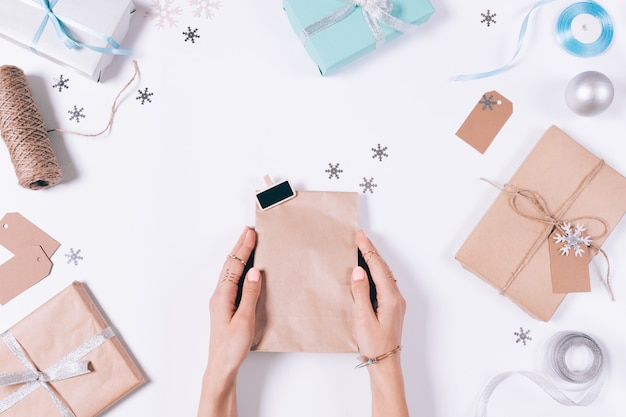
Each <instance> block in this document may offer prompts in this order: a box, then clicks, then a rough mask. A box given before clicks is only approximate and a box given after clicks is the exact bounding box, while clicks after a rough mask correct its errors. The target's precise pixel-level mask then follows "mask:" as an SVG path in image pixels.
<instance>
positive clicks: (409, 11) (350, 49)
mask: <svg viewBox="0 0 626 417" xmlns="http://www.w3.org/2000/svg"><path fill="white" fill-rule="evenodd" d="M384 2H385V0H382V1H375V0H372V1H371V2H370V3H378V4H379V5H380V4H381V3H384ZM390 3H391V5H392V9H391V13H390V14H391V15H392V16H393V17H395V18H397V19H400V20H402V21H403V22H406V23H411V24H413V25H419V24H422V23H424V22H426V21H427V20H428V19H429V18H430V16H431V15H432V14H433V12H434V8H433V6H432V5H431V4H430V1H429V0H393V1H391V2H390ZM351 5H352V3H349V2H346V1H342V0H315V1H312V0H283V8H284V10H285V12H286V13H287V17H288V18H289V22H290V23H291V26H292V28H293V30H294V31H295V32H296V34H297V35H298V36H301V34H302V31H303V29H304V28H305V27H307V26H309V25H311V24H313V23H315V22H317V21H319V20H320V19H323V18H325V17H326V16H330V15H331V14H333V13H334V12H336V11H338V10H340V9H341V8H343V7H346V6H351ZM380 27H381V29H382V33H383V34H384V41H385V42H388V41H391V40H392V39H395V38H396V37H398V36H399V35H400V34H401V33H402V32H399V31H397V30H395V29H392V28H391V27H389V26H387V25H385V24H381V25H380ZM304 47H305V49H306V51H307V52H308V53H309V55H310V57H311V58H312V59H313V61H314V62H315V63H316V64H317V66H318V68H319V70H320V72H321V73H322V75H326V74H328V73H329V72H331V71H333V70H335V69H337V68H339V67H341V66H342V65H345V64H347V63H349V62H351V61H353V60H355V59H357V58H359V57H361V56H363V55H365V54H367V53H369V52H371V51H373V50H375V49H376V39H375V38H374V36H373V35H372V32H371V31H370V29H369V27H368V23H367V22H366V20H365V17H364V16H363V13H362V8H361V7H360V6H359V7H355V8H354V9H353V10H352V13H350V15H349V16H348V17H346V18H345V19H342V20H341V21H339V22H337V23H335V24H333V25H331V26H330V27H328V28H326V29H324V30H322V31H320V32H319V33H316V34H315V35H313V36H311V37H310V38H308V39H307V40H306V41H304Z"/></svg>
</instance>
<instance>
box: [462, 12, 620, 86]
mask: <svg viewBox="0 0 626 417" xmlns="http://www.w3.org/2000/svg"><path fill="white" fill-rule="evenodd" d="M553 1H556V0H540V1H538V2H537V3H535V4H534V5H533V6H532V7H531V9H530V10H529V11H528V13H527V14H526V16H525V17H524V21H523V22H522V27H521V29H520V33H519V36H518V39H517V47H516V48H515V53H514V54H513V57H512V58H511V60H510V61H509V62H508V63H507V64H505V65H503V66H501V67H500V68H496V69H494V70H491V71H486V72H481V73H477V74H462V75H458V76H457V77H456V78H455V81H468V80H476V79H479V78H486V77H491V76H492V75H496V74H499V73H501V72H503V71H504V70H506V69H507V68H508V67H510V66H511V65H512V64H513V61H515V58H517V55H518V54H519V52H520V49H522V44H523V43H524V38H525V37H526V29H527V27H528V20H529V18H530V15H531V14H532V12H533V11H534V10H535V9H537V8H539V7H541V6H543V5H544V4H547V3H552V2H553ZM579 5H580V6H579ZM574 6H575V7H574ZM571 7H574V8H573V9H571V10H568V9H570V8H571ZM581 9H582V10H584V11H580V10H581ZM566 12H567V13H566ZM572 12H574V13H575V15H578V14H580V13H589V14H592V15H593V16H594V17H597V18H598V20H600V22H601V23H602V29H603V30H602V36H601V37H600V39H598V41H596V42H595V43H593V44H590V45H588V46H586V44H581V45H574V44H573V42H574V41H575V40H574V41H571V40H570V39H569V38H568V36H567V35H568V31H570V32H569V34H570V35H571V20H570V13H572ZM563 15H565V17H564V16H563ZM575 15H574V16H575ZM561 19H562V20H563V21H564V22H562V23H561ZM571 19H572V20H573V17H572V18H571ZM607 23H608V25H607ZM565 24H567V26H568V28H567V30H565V29H560V28H561V27H562V26H564V25H565ZM559 30H561V31H562V35H563V38H560V37H559V32H558V31H559ZM557 37H558V38H559V40H560V42H561V45H562V46H563V47H564V48H565V49H566V50H568V52H570V53H574V52H573V51H581V53H583V54H584V53H587V54H588V55H579V56H592V55H595V54H596V53H599V52H595V51H600V52H601V51H603V50H604V49H606V47H608V44H609V43H610V42H611V39H612V38H613V27H612V25H611V20H610V19H609V18H608V14H606V11H605V10H604V9H603V8H602V7H600V6H599V5H598V4H597V3H595V2H593V1H589V2H581V3H575V4H573V5H572V6H570V7H568V8H567V9H566V10H565V11H563V13H562V14H561V18H560V19H559V25H558V26H557ZM572 38H573V36H572ZM563 40H565V41H566V42H565V43H564V42H563ZM575 42H578V41H575ZM570 49H571V50H570Z"/></svg>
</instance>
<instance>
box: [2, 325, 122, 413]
mask: <svg viewBox="0 0 626 417" xmlns="http://www.w3.org/2000/svg"><path fill="white" fill-rule="evenodd" d="M113 336H115V333H113V330H112V329H111V328H110V327H107V328H106V329H104V330H102V331H101V332H100V333H98V334H96V335H94V336H92V337H91V338H89V340H87V341H86V342H85V343H83V344H82V345H80V346H78V347H77V348H76V349H74V350H73V351H72V352H70V353H69V354H67V355H66V356H64V357H63V358H61V359H60V360H59V361H57V362H56V363H55V364H53V365H51V366H49V367H48V368H47V369H45V370H44V371H40V370H38V369H37V367H36V366H35V364H34V363H33V362H32V361H31V360H30V358H29V357H28V355H27V354H26V352H25V351H24V349H23V348H22V346H21V345H20V343H19V342H18V341H17V339H16V338H15V337H14V336H13V334H11V333H10V332H8V331H7V332H4V333H2V334H1V335H0V339H2V341H3V342H4V344H5V345H7V347H8V348H9V350H10V351H11V353H13V355H15V357H16V358H17V359H18V360H19V361H20V362H21V364H22V365H23V366H24V368H26V370H25V371H23V372H15V373H10V374H0V386H10V385H20V384H22V385H21V386H20V387H19V388H18V389H17V390H15V391H14V392H13V393H11V394H9V395H8V396H6V397H5V398H3V399H0V414H2V413H3V412H5V411H6V410H8V409H9V408H11V407H13V406H14V405H15V404H17V403H18V402H20V401H22V400H23V399H24V398H26V397H27V396H28V395H30V394H31V393H33V392H34V391H35V390H37V389H38V388H43V389H45V390H46V391H47V392H48V394H50V397H51V398H52V401H53V402H54V404H55V405H56V407H57V409H58V410H59V413H60V414H61V416H63V417H76V416H75V415H74V413H73V412H72V410H70V409H69V407H68V406H67V405H66V404H65V403H64V402H63V400H62V399H61V398H60V397H59V396H58V394H57V393H56V391H55V390H54V388H52V387H51V386H50V384H49V382H54V381H61V380H64V379H69V378H74V377H76V376H80V375H84V374H87V373H89V372H91V370H90V369H89V362H87V361H80V359H82V358H83V357H84V356H86V355H87V354H88V353H90V352H91V351H93V350H94V349H96V348H97V347H98V346H100V345H102V344H103V343H104V342H106V341H107V340H109V339H110V338H112V337H113Z"/></svg>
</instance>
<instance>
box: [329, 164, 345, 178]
mask: <svg viewBox="0 0 626 417" xmlns="http://www.w3.org/2000/svg"><path fill="white" fill-rule="evenodd" d="M324 172H325V173H327V174H328V179H331V178H333V177H335V178H337V179H339V174H341V173H342V172H343V169H340V168H339V164H338V163H337V164H335V165H333V164H331V163H330V162H329V163H328V169H327V170H325V171H324Z"/></svg>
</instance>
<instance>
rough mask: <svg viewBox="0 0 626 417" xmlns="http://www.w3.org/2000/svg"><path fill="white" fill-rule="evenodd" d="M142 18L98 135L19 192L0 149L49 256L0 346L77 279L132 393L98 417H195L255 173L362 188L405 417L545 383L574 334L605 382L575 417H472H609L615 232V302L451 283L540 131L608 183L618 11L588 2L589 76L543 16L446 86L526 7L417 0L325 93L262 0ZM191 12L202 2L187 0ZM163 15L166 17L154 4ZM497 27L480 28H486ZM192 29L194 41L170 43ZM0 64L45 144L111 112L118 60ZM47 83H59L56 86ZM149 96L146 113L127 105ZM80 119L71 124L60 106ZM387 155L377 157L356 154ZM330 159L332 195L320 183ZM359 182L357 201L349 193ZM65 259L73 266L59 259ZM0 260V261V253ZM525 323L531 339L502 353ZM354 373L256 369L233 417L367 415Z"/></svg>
mask: <svg viewBox="0 0 626 417" xmlns="http://www.w3.org/2000/svg"><path fill="white" fill-rule="evenodd" d="M158 3H159V1H155V2H151V1H149V0H138V1H137V6H138V11H137V13H136V15H135V17H134V18H133V21H132V27H131V31H130V33H129V35H128V36H127V38H126V39H125V41H124V46H128V47H132V48H133V49H134V56H133V59H136V60H137V62H138V64H139V67H140V70H141V76H140V78H139V80H138V81H136V82H135V84H133V85H132V87H131V88H130V90H129V91H127V92H126V93H125V94H124V95H123V96H122V101H121V103H120V104H119V108H118V112H117V114H116V117H115V122H114V125H113V128H112V130H111V131H110V133H107V134H105V135H103V136H101V137H97V138H83V137H80V136H76V135H71V134H58V133H53V134H52V135H51V139H52V142H53V146H54V149H55V153H56V155H57V158H58V159H59V162H60V164H61V166H62V169H63V172H64V179H63V181H62V183H61V184H59V185H56V186H54V187H51V188H49V189H46V190H41V191H32V190H26V189H22V188H20V187H19V186H18V185H17V181H16V178H15V173H14V171H13V167H12V165H11V163H10V161H9V155H8V151H7V150H6V148H5V147H4V146H0V195H1V196H2V197H1V198H0V213H4V212H11V211H17V212H20V213H22V214H23V215H24V216H25V217H27V218H28V219H29V220H31V221H32V222H33V223H35V224H36V225H38V226H39V227H40V228H42V229H43V230H45V231H46V232H47V233H49V234H50V235H51V236H53V237H54V238H55V239H57V240H58V241H59V242H60V243H61V247H60V249H59V250H58V251H57V253H56V254H55V255H54V256H53V257H52V261H53V263H54V267H53V269H52V273H51V275H50V276H49V277H47V278H45V279H44V280H42V281H41V282H40V283H38V284H37V285H35V286H34V287H32V288H30V289H29V290H28V291H26V292H25V293H23V294H22V295H20V296H18V297H17V298H15V299H14V300H12V301H11V302H9V303H7V304H6V305H4V306H1V307H0V330H4V329H7V328H8V327H10V326H11V325H12V324H13V323H15V322H17V321H18V320H19V319H21V318H22V317H24V316H25V315H26V314H27V313H29V312H30V311H32V310H33V309H35V308H36V307H37V306H39V305H40V304H42V303H43V302H44V301H46V300H47V299H48V298H50V297H51V296H52V295H54V294H56V293H57V292H58V291H60V290H61V289H63V288H65V287H66V286H67V285H69V284H70V283H71V282H72V281H74V280H79V281H82V282H84V283H85V284H86V285H87V286H88V288H89V289H90V291H91V292H92V293H93V294H94V296H95V297H96V299H97V301H98V303H99V305H100V306H101V307H102V309H103V310H104V311H105V313H106V315H107V317H108V318H109V320H110V321H111V323H112V325H113V326H114V328H115V329H116V330H117V331H118V333H119V334H120V336H121V338H122V339H123V341H124V343H125V344H126V346H127V347H128V348H129V350H130V351H131V352H132V354H133V355H134V356H135V357H136V358H137V361H138V363H139V364H140V366H141V368H142V369H143V370H144V372H145V374H146V376H147V378H148V379H149V382H148V383H147V384H146V385H145V386H143V387H142V388H140V389H139V390H137V391H135V392H133V393H132V394H131V395H129V396H128V397H126V398H124V399H123V400H122V401H121V402H119V403H118V404H117V405H115V406H114V407H113V408H111V409H110V410H108V411H107V412H106V414H105V415H107V416H108V417H122V416H159V417H166V416H167V417H169V416H189V415H195V413H196V408H197V403H198V397H199V389H200V379H201V376H202V373H203V369H204V365H205V363H206V357H207V347H208V338H209V314H208V308H207V304H208V299H209V296H210V294H211V293H212V291H213V288H214V286H215V284H216V281H217V275H218V273H219V271H220V269H221V266H222V262H223V261H224V259H225V257H226V255H227V254H228V253H229V251H230V249H231V247H232V245H233V244H234V242H235V240H236V239H237V237H238V235H239V233H240V231H241V229H242V227H243V226H244V225H254V197H253V195H254V191H255V190H256V189H258V188H261V187H263V184H264V183H263V176H264V175H266V174H270V175H271V176H272V177H273V178H274V179H276V180H280V179H289V180H290V181H291V182H292V183H293V184H294V186H295V187H296V188H299V189H307V190H331V191H332V190H341V191H358V192H359V196H360V197H359V198H360V200H359V204H360V214H359V225H360V227H362V228H364V229H366V230H367V231H368V233H369V234H370V236H371V238H372V240H373V241H374V243H375V244H376V245H377V246H378V248H379V252H380V253H381V254H382V255H383V256H384V257H385V258H386V259H387V260H388V262H389V264H390V265H391V267H392V269H393V271H394V274H395V276H396V277H397V278H398V285H399V286H400V289H401V291H402V293H403V294H404V296H405V298H406V299H407V302H408V311H407V316H406V320H405V327H404V340H403V345H404V350H403V352H402V361H403V366H404V370H405V377H406V391H407V394H408V401H409V408H410V411H411V414H412V415H413V416H437V417H464V416H466V417H469V416H472V415H473V414H474V408H475V405H476V401H477V399H478V397H479V395H480V392H481V389H482V387H483V386H484V385H485V384H486V383H487V382H488V381H489V380H490V379H491V378H492V377H493V376H495V375H496V374H498V373H500V372H504V371H518V370H523V371H532V372H538V373H541V372H543V371H542V368H541V362H542V358H543V357H544V352H545V349H544V345H545V343H546V342H547V341H548V339H550V338H551V337H552V336H553V335H555V334H556V333H557V332H560V331H564V330H573V331H581V332H584V333H587V334H589V335H590V336H592V337H594V339H596V340H597V341H598V342H600V343H601V344H602V346H603V347H604V349H605V354H606V357H607V362H608V366H607V367H606V376H605V381H604V386H603V387H602V390H601V392H600V394H599V396H598V398H597V399H596V401H595V402H594V403H592V404H591V405H589V406H587V407H580V408H578V407H565V406H562V405H560V404H558V403H556V402H555V401H553V400H552V399H551V398H550V397H548V396H547V395H546V394H545V393H544V392H543V391H542V390H541V389H539V388H538V387H536V386H535V385H533V384H532V383H529V382H528V381H526V380H524V379H523V378H512V379H511V380H510V381H507V382H506V383H504V384H503V385H502V386H500V387H499V388H498V389H497V391H496V393H495V394H494V397H493V399H492V401H491V403H490V406H489V413H488V415H491V416H498V415H508V416H510V417H515V416H527V415H536V416H573V417H575V416H590V415H594V416H608V415H616V414H619V413H620V411H619V410H623V409H625V408H626V396H625V395H624V389H625V388H626V372H625V371H624V369H626V357H625V352H626V332H625V331H624V323H625V318H626V307H625V306H626V304H624V303H625V301H624V300H626V286H625V282H626V278H625V277H626V257H624V256H623V253H624V247H625V246H626V225H625V224H623V222H622V224H620V225H619V226H618V228H617V229H616V230H614V232H613V234H612V235H611V237H610V238H609V240H608V241H607V242H606V244H605V245H604V249H605V250H606V251H607V253H608V254H609V256H610V259H611V267H612V273H613V288H614V291H615V295H616V298H617V301H615V302H611V301H610V300H609V296H608V294H607V292H606V290H605V289H604V287H603V285H602V282H601V277H602V274H603V271H604V267H605V265H604V264H603V263H602V262H600V260H599V259H597V260H595V261H594V262H593V263H592V292H591V293H585V294H571V295H569V296H568V297H567V298H566V300H565V301H564V303H563V304H562V306H561V307H560V308H559V309H558V311H557V312H556V314H555V315H554V317H553V318H552V319H551V320H550V321H549V322H540V321H537V320H535V319H533V318H531V317H530V316H528V315H527V314H526V313H525V312H523V311H522V310H521V309H520V308H519V307H517V306H516V305H514V304H513V303H512V302H511V301H510V300H508V299H507V298H506V297H504V296H500V295H499V294H498V292H497V290H495V289H494V288H492V287H491V286H489V285H488V284H486V283H485V282H483V281H481V280H480V279H479V278H477V277H476V276H474V275H472V274H471V273H469V272H467V271H465V270H464V269H462V267H461V266H460V265H459V264H458V263H457V262H456V261H455V260H454V254H455V253H456V251H457V250H458V248H459V247H460V245H461V243H462V242H463V240H464V239H465V238H466V237H467V235H468V234H469V233H470V231H471V230H472V228H473V227H474V225H475V224H476V222H477V221H478V220H479V219H480V217H481V216H482V214H483V213H484V212H485V210H486V209H487V207H488V206H489V205H490V204H491V202H492V201H493V199H494V198H495V197H496V195H497V190H495V189H494V188H493V187H491V186H489V185H487V184H486V183H484V182H482V181H480V180H479V178H480V177H486V178H489V179H491V180H493V181H495V182H499V183H504V182H506V181H507V180H508V179H509V178H510V176H511V175H512V174H513V172H514V171H515V170H516V169H517V167H518V166H519V164H520V163H521V161H522V160H523V159H524V158H525V157H526V155H527V154H528V152H529V151H530V150H531V149H532V147H533V146H534V145H535V143H536V142H537V140H538V139H539V138H540V136H541V135H542V134H543V133H544V131H545V130H546V129H547V128H548V127H549V126H550V125H552V124H554V125H557V126H558V127H560V128H561V129H563V130H564V131H565V132H566V133H568V134H570V136H572V137H573V138H574V139H576V140H577V141H578V142H580V143H581V144H583V145H584V146H585V147H586V148H587V149H589V150H590V151H592V152H594V153H595V154H596V155H598V156H599V157H601V158H603V159H605V161H606V162H607V163H608V164H609V165H611V166H613V167H614V168H616V169H617V170H618V171H620V172H621V173H626V139H625V138H624V122H623V120H624V116H625V112H626V98H625V96H626V75H625V73H624V68H625V65H624V64H625V58H624V57H625V56H626V55H625V54H624V50H625V47H626V45H625V43H626V35H624V28H626V3H623V2H621V1H618V0H603V1H602V2H601V3H600V4H601V5H602V6H604V8H605V9H606V10H607V11H608V13H609V14H610V16H611V17H612V19H613V23H614V25H615V38H614V40H613V42H612V44H611V46H610V47H609V49H608V50H607V51H606V52H605V53H603V54H602V55H599V56H596V57H592V58H579V57H575V56H572V55H570V54H568V53H567V52H566V51H565V50H564V49H563V48H562V47H561V46H560V45H559V44H558V42H557V41H556V38H555V35H554V27H555V22H556V19H557V17H558V15H559V14H560V13H561V11H562V10H563V9H564V8H565V7H566V6H567V5H569V4H571V3H572V2H571V1H565V0H563V1H555V2H553V3H550V4H548V5H545V6H543V7H542V8H540V9H539V10H537V11H535V12H534V13H533V15H532V16H531V19H530V22H529V26H528V33H527V37H526V40H525V42H524V44H523V47H522V49H521V51H520V54H519V56H518V58H517V60H516V61H515V64H514V65H513V66H512V67H511V68H509V69H508V70H507V71H505V72H503V73H501V74H499V75H497V76H494V77H490V78H485V79H480V80H474V81H469V82H455V81H453V78H454V76H455V75H457V74H459V73H467V72H480V71H486V70H490V69H493V68H496V67H498V66H500V65H502V64H504V63H506V62H508V60H509V59H510V58H511V56H512V54H513V52H514V49H515V45H516V42H517V36H518V33H519V28H520V25H521V23H522V20H523V18H524V16H525V15H526V13H527V11H528V10H529V9H530V7H531V6H532V5H533V3H532V2H531V1H523V2H501V1H500V2H495V1H486V0H474V1H462V0H435V1H433V5H434V7H435V9H436V11H435V13H434V15H433V16H432V17H431V19H430V20H429V21H428V22H427V23H426V24H424V25H423V26H422V27H421V28H420V30H418V32H417V33H415V34H413V35H410V36H401V37H400V38H398V39H396V40H394V41H393V42H390V43H389V44H387V45H385V46H384V48H382V49H380V50H378V51H376V52H375V53H371V54H369V55H368V56H366V57H364V58H362V59H360V60H359V61H356V62H354V63H352V64H349V65H348V66H346V67H344V68H343V69H341V70H339V71H337V72H336V73H334V74H331V75H330V76H328V77H322V76H320V74H319V73H318V72H317V69H316V68H315V66H314V64H313V63H312V61H311V60H310V59H309V57H308V56H307V55H306V52H305V50H304V48H303V47H302V45H301V44H300V42H299V41H298V39H297V37H296V35H295V34H294V33H293V31H292V29H291V27H290V26H289V23H288V20H287V18H286V16H285V14H284V12H283V10H282V7H281V4H280V2H279V1H278V0H271V1H253V0H237V1H235V0H222V1H221V7H219V8H216V9H213V8H212V7H210V8H209V9H210V11H212V12H214V13H213V14H214V16H213V17H212V18H210V19H206V18H203V17H194V14H193V10H194V6H193V4H192V3H193V2H187V1H184V0H171V1H170V6H171V7H178V8H179V9H180V14H179V15H177V16H174V17H175V18H176V20H177V22H175V23H174V25H173V26H172V27H169V26H167V25H166V26H165V27H164V28H162V29H159V28H158V27H157V26H156V23H157V20H150V19H147V18H146V14H147V13H148V12H149V11H151V10H152V11H156V12H158V11H159V10H158V9H155V7H156V6H157V4H158ZM196 3H198V2H196ZM160 4H161V5H166V2H165V0H160ZM487 10H490V13H495V14H496V16H495V20H496V23H494V24H492V25H491V26H489V27H488V26H486V25H485V24H484V23H481V22H480V21H481V19H482V17H481V13H485V12H486V11H487ZM188 28H191V29H197V30H198V31H197V34H199V36H200V37H199V38H197V39H196V40H195V43H191V42H190V41H187V42H185V41H184V38H185V36H184V35H183V32H184V31H187V30H188ZM0 57H1V58H0V64H12V65H17V66H19V67H20V68H22V69H23V70H24V72H25V73H26V74H27V77H28V80H29V84H30V85H31V88H32V89H33V95H34V96H35V99H36V100H37V102H38V104H39V106H40V111H41V113H42V115H43V117H44V119H45V122H46V126H47V127H48V128H54V127H58V128H63V129H74V130H80V131H83V132H93V131H97V130H100V129H101V128H102V127H103V126H104V125H105V124H106V121H107V119H108V116H109V110H110V107H111V103H112V100H113V98H114V96H115V95H116V94H117V92H118V91H119V89H120V88H121V87H122V86H123V85H124V84H125V83H126V81H127V80H128V79H129V78H130V77H131V75H132V65H131V58H128V57H118V58H115V60H114V62H113V64H112V65H111V66H110V67H109V68H108V69H107V71H106V72H105V76H104V79H103V81H102V82H101V83H94V82H92V81H90V80H88V79H86V78H84V77H82V76H80V75H78V74H76V73H74V72H73V71H72V70H70V69H68V68H64V67H61V66H58V65H56V64H54V63H51V62H48V61H46V60H45V59H43V58H40V57H37V56H36V55H34V54H31V53H30V52H28V51H26V50H23V49H20V48H18V47H16V46H15V45H13V44H11V43H8V42H5V41H2V42H0ZM586 70H596V71H601V72H603V73H604V74H606V75H607V76H608V77H609V78H610V79H611V80H612V82H613V84H614V86H615V99H614V102H613V103H612V105H611V106H610V108H609V109H608V110H607V111H606V112H604V113H602V114H600V115H598V116H594V117H582V116H579V115H576V114H574V113H573V112H571V111H570V110H569V109H568V108H567V106H566V104H565V101H564V90H565V86H566V84H567V82H568V81H569V80H570V79H571V78H572V77H573V76H574V75H576V74H577V73H579V72H582V71H586ZM60 75H63V76H64V78H66V79H69V81H68V83H67V85H68V88H67V89H63V91H61V92H59V91H58V89H55V88H53V87H52V86H53V85H54V84H55V79H58V77H59V76H60ZM146 88H147V89H148V90H147V91H149V92H151V93H152V95H151V96H150V100H151V101H146V102H145V103H144V104H143V105H142V104H141V100H139V99H137V97H138V96H139V90H141V91H146V90H145V89H146ZM490 90H496V91H498V92H500V93H501V94H502V95H504V96H505V97H507V98H508V99H509V100H511V101H512V102H513V108H514V110H513V115H512V117H511V118H510V119H509V121H508V122H507V123H506V124H505V125H504V127H503V128H502V130H501V131H500V133H499V134H498V135H497V137H496V139H495V141H494V142H493V143H492V145H491V146H490V147H489V149H488V150H487V151H486V152H485V154H480V153H478V152H477V151H476V150H474V149H473V148H471V147H470V146H469V145H467V144H466V143H465V142H463V141H462V140H460V139H459V138H458V137H456V136H455V132H456V130H457V129H458V127H459V126H460V125H461V123H462V122H463V120H464V119H465V117H466V116H467V115H468V113H469V112H470V110H471V109H472V108H473V106H474V105H475V103H476V102H477V101H478V100H479V99H480V97H481V95H482V94H483V93H485V92H487V91H490ZM74 105H76V106H77V107H78V108H83V109H84V111H83V114H84V115H85V117H84V118H82V119H81V120H80V123H76V122H75V121H74V120H69V114H68V110H71V109H72V108H73V106H74ZM378 144H380V145H381V146H383V147H387V154H388V157H385V158H383V160H382V161H379V160H378V159H374V158H373V157H372V155H373V151H372V148H375V147H376V146H377V145H378ZM329 163H332V164H336V163H339V164H340V168H341V169H342V170H343V172H342V173H341V175H340V178H339V179H337V178H332V179H330V178H329V177H328V174H327V173H326V172H325V170H326V169H328V166H329ZM364 177H366V178H374V182H375V183H376V184H377V187H376V188H374V192H373V193H369V192H368V193H364V192H362V191H363V190H362V187H360V186H359V184H360V183H361V182H362V181H363V178H364ZM72 249H73V250H78V249H80V251H81V255H82V257H83V259H82V260H80V261H79V262H78V264H77V265H74V264H73V263H68V262H67V260H68V258H67V257H66V256H65V255H66V254H68V253H70V251H71V250H72ZM0 254H1V255H2V260H4V259H7V258H8V256H10V255H9V254H8V253H4V252H0ZM520 327H522V328H523V329H525V330H530V333H529V335H530V336H531V337H532V340H530V341H529V342H528V343H527V344H526V345H523V344H521V343H516V341H515V340H516V336H515V335H514V332H516V331H518V330H519V328H520ZM355 364H356V361H355V359H354V358H353V356H352V355H343V354H295V353H294V354H268V353H253V354H251V355H250V356H249V358H248V359H247V361H246V362H245V364H244V366H243V368H242V370H241V373H240V378H239V386H238V393H239V406H240V415H241V416H254V417H268V416H269V417H283V416H285V417H286V416H290V417H291V416H300V417H307V416H316V417H317V416H326V417H336V416H350V417H351V416H366V415H369V412H370V394H369V383H368V378H367V372H366V371H364V370H354V369H353V366H354V365H355Z"/></svg>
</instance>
